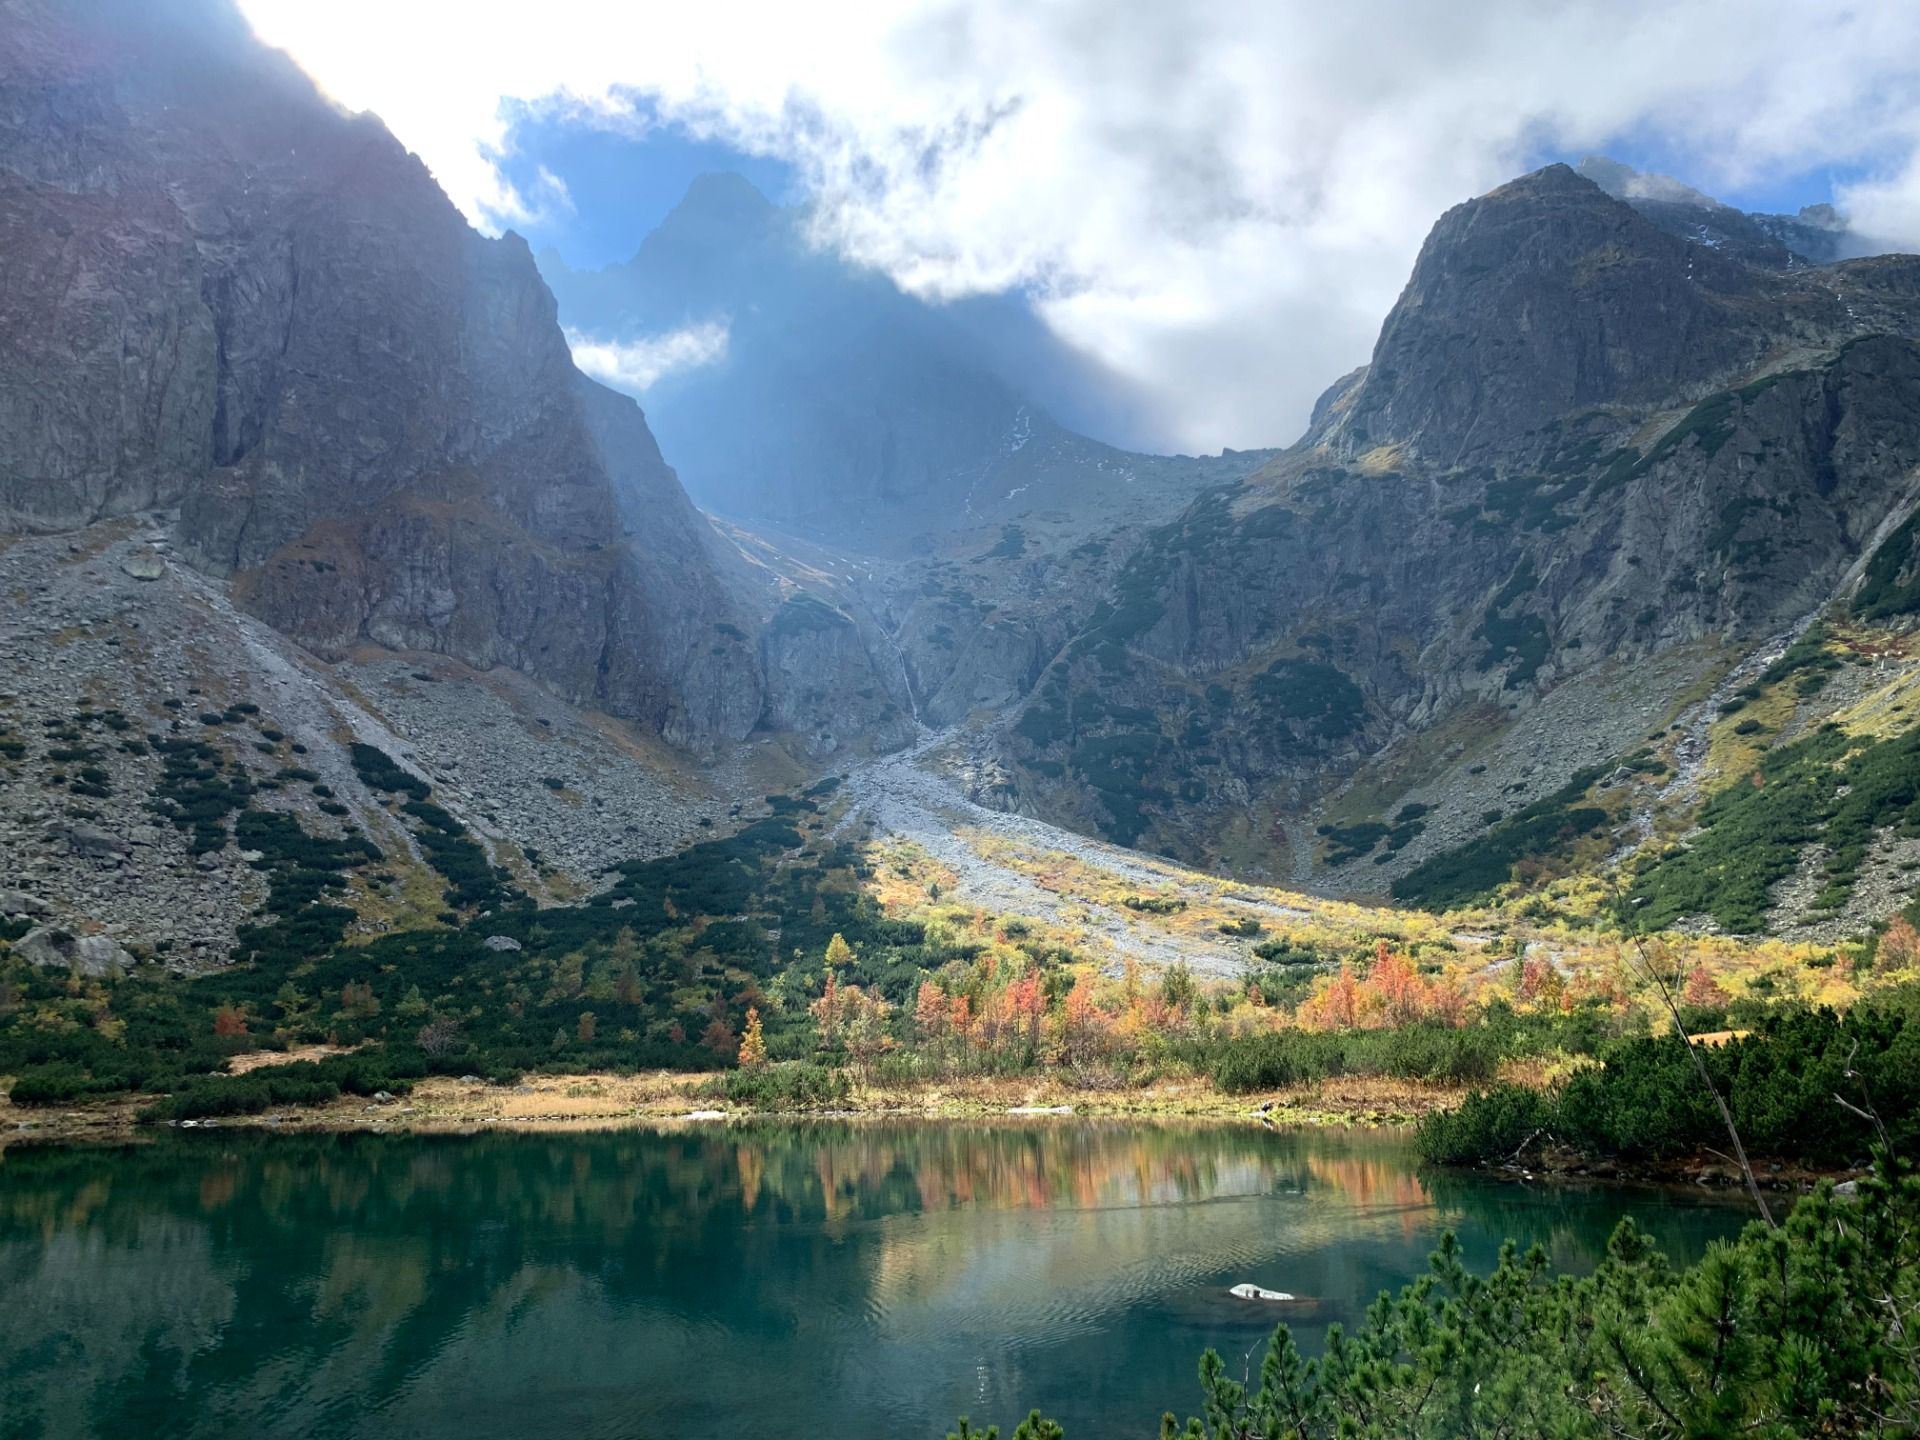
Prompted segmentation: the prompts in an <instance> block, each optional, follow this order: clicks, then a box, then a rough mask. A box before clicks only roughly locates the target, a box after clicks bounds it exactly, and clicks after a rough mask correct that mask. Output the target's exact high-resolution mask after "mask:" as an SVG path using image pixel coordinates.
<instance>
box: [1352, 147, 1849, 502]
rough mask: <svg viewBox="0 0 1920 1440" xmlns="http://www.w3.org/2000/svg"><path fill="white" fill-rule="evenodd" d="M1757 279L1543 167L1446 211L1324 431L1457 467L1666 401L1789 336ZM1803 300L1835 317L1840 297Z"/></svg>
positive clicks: (1362, 446)
mask: <svg viewBox="0 0 1920 1440" xmlns="http://www.w3.org/2000/svg"><path fill="white" fill-rule="evenodd" d="M1758 283H1759V282H1758V280H1757V278H1756V276H1755V275H1754V274H1753V272H1752V271H1751V270H1749V269H1748V268H1747V267H1745V266H1743V265H1741V264H1739V263H1737V262H1736V261H1733V260H1730V259H1727V258H1724V257H1723V256H1721V255H1720V254H1719V253H1718V252H1717V251H1714V250H1711V249H1708V248H1705V247H1702V246H1694V245H1689V244H1688V243H1687V242H1686V241H1684V240H1681V239H1678V238H1677V237H1675V236H1673V235H1669V234H1667V233H1666V232H1664V231H1662V230H1661V229H1660V228H1659V227H1658V226H1656V225H1654V224H1653V222H1652V221H1650V220H1648V219H1647V218H1646V217H1645V216H1643V215H1641V214H1640V213H1639V212H1638V211H1636V210H1634V209H1633V208H1632V207H1631V206H1629V205H1626V204H1623V203H1621V202H1620V201H1617V200H1615V199H1613V198H1612V197H1611V196H1609V195H1607V194H1606V193H1605V192H1604V191H1602V190H1601V189H1600V188H1599V187H1598V186H1596V185H1594V184H1593V183H1592V182H1591V181H1588V180H1584V179H1582V178H1581V177H1580V176H1578V175H1576V174H1575V173H1574V172H1573V171H1572V170H1571V169H1569V168H1568V167H1566V166H1564V165H1554V166H1549V167H1548V168H1547V169H1545V170H1541V171H1538V172H1536V173H1535V174H1533V175H1529V176H1526V177H1524V178H1522V179H1520V180H1516V181H1513V182H1512V183H1511V184H1508V185H1505V186H1502V187H1501V188H1500V189H1498V190H1495V191H1493V192H1492V193H1491V194H1488V195H1484V196H1481V197H1480V198H1479V199H1476V200H1470V201H1468V202H1467V203H1465V204H1464V205H1458V206H1456V207H1454V208H1453V209H1452V210H1449V211H1448V212H1447V213H1446V214H1445V215H1443V216H1442V217H1441V218H1440V221H1439V223H1438V224H1436V225H1435V226H1434V229H1433V233H1432V235H1431V236H1429V238H1428V240H1427V243H1426V245H1425V246H1424V247H1423V248H1422V250H1421V252H1420V258H1419V261H1418V262H1417V263H1416V264H1415V266H1414V270H1413V277H1412V279H1410V280H1409V281H1408V282H1407V288H1406V291H1405V292H1404V293H1403V294H1402V295H1401V297H1400V300H1399V303H1398V304H1396V305H1395V306H1394V308H1393V311H1392V313H1391V314H1390V315H1389V316H1388V317H1387V321H1386V324H1385V325H1384V326H1383V327H1382V328H1381V331H1380V340H1379V343H1378V344H1377V345H1376V346H1375V348H1374V355H1373V361H1372V363H1371V364H1370V365H1369V367H1368V370H1367V374H1366V376H1365V378H1364V379H1363V380H1361V381H1360V383H1359V386H1358V388H1357V390H1356V391H1355V392H1354V393H1353V395H1352V397H1351V399H1350V400H1349V402H1348V403H1347V404H1346V405H1345V406H1344V407H1343V409H1342V411H1341V414H1340V415H1339V417H1338V419H1337V420H1335V422H1334V423H1333V425H1332V426H1331V427H1330V428H1329V429H1328V430H1327V431H1326V432H1325V434H1324V436H1323V437H1321V438H1324V439H1326V440H1327V441H1329V442H1330V443H1333V444H1335V445H1337V446H1338V447H1339V448H1340V450H1341V451H1342V452H1343V453H1345V454H1347V455H1350V456H1352V455H1358V454H1361V453H1363V452H1364V451H1365V450H1367V449H1369V448H1371V447H1374V446H1383V445H1409V446H1411V447H1413V449H1414V450H1415V451H1416V452H1417V453H1418V454H1419V455H1420V456H1421V457H1422V458H1423V459H1426V460H1428V461H1430V462H1432V463H1436V464H1442V465H1449V464H1459V463H1464V462H1467V461H1470V460H1472V459H1474V458H1476V457H1477V456H1479V455H1482V454H1487V453H1492V452H1494V451H1496V450H1498V449H1499V447H1501V446H1502V445H1505V444H1508V443H1510V442H1512V441H1513V440H1514V439H1515V438H1516V437H1518V436H1520V435H1523V434H1525V433H1527V432H1529V431H1532V430H1536V429H1538V428H1539V427H1540V426H1542V425H1544V424H1546V423H1547V422H1549V421H1550V420H1553V419H1555V418H1557V417H1560V416H1564V415H1567V414H1569V413H1571V412H1573V411H1575V410H1578V409H1580V408H1582V407H1588V406H1601V405H1635V404H1638V405H1655V404H1662V403H1672V402H1673V400H1675V399H1676V398H1680V397H1681V396H1684V394H1685V393H1686V391H1687V389H1688V387H1690V386H1695V385H1703V384H1708V383H1711V382H1712V381H1714V380H1716V379H1718V378H1721V377H1723V376H1726V375H1728V374H1730V373H1732V372H1734V371H1735V370H1737V369H1740V368H1742V367H1746V366H1751V365H1753V364H1754V363H1756V362H1757V361H1758V360H1759V359H1760V357H1761V355H1762V354H1763V353H1764V351H1765V350H1766V348H1767V346H1768V345H1769V344H1770V343H1777V342H1778V341H1779V340H1781V339H1783V338H1785V337H1784V336H1781V335H1780V334H1779V333H1778V332H1779V330H1780V328H1781V322H1782V321H1783V320H1785V319H1787V318H1788V317H1786V316H1784V315H1782V314H1780V313H1778V309H1777V307H1776V308H1775V310H1774V311H1773V313H1766V314H1756V313H1755V312H1754V309H1753V307H1752V306H1751V304H1750V303H1749V302H1750V300H1751V297H1752V296H1753V295H1754V292H1755V289H1756V285H1757V284H1758ZM1801 298H1803V299H1804V300H1805V302H1806V303H1807V304H1808V306H1809V307H1810V308H1812V309H1813V310H1815V311H1816V312H1817V315H1816V319H1817V320H1822V321H1827V322H1831V321H1832V319H1833V318H1834V316H1833V314H1832V313H1831V312H1832V310H1833V309H1834V308H1835V307H1834V306H1833V305H1832V303H1831V300H1830V298H1829V299H1827V302H1826V303H1825V304H1822V303H1821V301H1822V299H1823V298H1825V297H1822V296H1820V295H1819V294H1817V293H1815V292H1808V293H1807V294H1806V295H1805V296H1804V297H1801Z"/></svg>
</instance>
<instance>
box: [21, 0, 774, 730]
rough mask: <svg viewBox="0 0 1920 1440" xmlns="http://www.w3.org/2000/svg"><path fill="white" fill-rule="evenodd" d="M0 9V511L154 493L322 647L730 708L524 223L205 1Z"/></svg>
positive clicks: (648, 720) (651, 509)
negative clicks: (488, 207) (478, 210)
mask: <svg viewBox="0 0 1920 1440" xmlns="http://www.w3.org/2000/svg"><path fill="white" fill-rule="evenodd" d="M0 17H3V18H4V21H5V23H4V24H3V25H0V120H3V121H4V123H0V246H4V252H5V254H6V255H7V263H6V265H5V266H4V267H0V274H3V275H4V280H3V281H0V284H3V285H4V289H0V331H3V332H4V333H5V334H6V335H7V336H8V340H9V344H8V346H7V347H6V353H5V354H4V356H0V526H6V527H16V528H17V527H23V526H24V527H34V528H64V527H72V526H78V525H83V524H86V523H89V522H92V521H95V520H99V519H101V518H104V517H107V516H111V515H115V514H122V513H127V512H131V511H135V510H143V509H152V508H156V507H172V506H176V505H177V506H178V507H179V508H180V512H181V518H180V529H179V535H180V542H181V544H182V548H183V550H184V551H185V553H186V554H187V555H188V556H190V557H191V558H192V559H193V560H194V562H195V563H196V564H198V565H199V566H201V567H202V568H204V569H206V570H208V571H210V572H213V573H215V574H220V575H227V576H231V577H233V579H234V582H235V588H236V593H237V594H238V595H239V596H240V597H241V599H242V600H243V601H244V603H246V604H247V605H249V606H250V607H251V608H253V609H254V610H255V612H256V613H258V614H259V615H261V616H262V618H264V619H266V620H268V621H269V622H270V623H272V624H274V625H275V626H276V627H277V628H280V629H282V630H284V631H286V632H287V633H289V634H291V635H294V636H296V637H297V638H299V639H301V640H302V641H303V642H305V643H307V644H309V645H311V646H312V647H313V648H315V649H316V650H318V651H320V652H321V653H323V654H337V653H339V652H341V651H343V650H345V649H346V648H348V647H350V646H352V645H353V644H355V643H357V642H358V641H360V640H362V639H370V640H374V641H377V642H379V643H381V644H385V645H390V646H396V647H408V648H419V649H428V650H436V651H443V652H445V653H447V654H450V655H454V656H458V657H459V658H461V659H464V660H467V661H469V662H471V663H473V664H477V665H480V666H483V667H484V666H489V665H495V664H505V665H511V666H513V667H515V668H517V669H521V670H524V671H526V672H527V673H528V674H530V675H533V676H535V677H537V678H539V679H541V680H542V681H544V682H546V683H548V684H550V685H552V686H553V687H554V688H555V689H557V690H558V691H560V692H561V693H562V694H564V695H566V696H567V697H568V698H569V699H573V700H577V701H590V702H597V703H601V704H604V705H605V706H606V707H607V708H608V709H610V710H612V711H614V712H615V713H618V714H620V715H623V716H626V717H628V718H632V719H635V720H637V721H640V722H642V723H644V724H647V725H649V726H652V727H654V728H656V729H658V730H660V731H661V732H662V733H664V734H666V735H668V737H669V738H672V739H675V740H677V741H679V742H680V743H686V744H701V743H709V742H712V741H715V740H718V739H722V738H726V737H730V736H738V735H742V734H744V733H746V731H747V730H748V729H750V728H752V726H753V724H754V723H755V722H756V721H757V719H758V717H759V712H760V709H761V689H760V681H759V676H758V674H757V668H756V665H755V663H754V658H753V656H752V654H751V652H750V651H749V650H729V649H727V648H726V647H724V646H720V647H718V649H719V650H720V652H721V653H719V654H716V653H715V651H716V644H715V642H716V640H717V639H719V638H720V635H721V632H720V631H719V629H718V628H717V627H720V626H732V628H738V627H737V626H733V620H734V619H735V618H737V615H738V613H739V611H738V605H737V603H736V599H735V597H734V596H733V595H732V594H731V593H730V592H729V590H728V587H727V586H726V585H725V584H724V583H723V582H722V581H721V579H720V578H719V576H718V574H717V566H716V562H715V558H714V554H713V546H714V542H713V541H712V539H711V536H710V533H709V528H708V527H707V526H706V524H705V522H704V521H703V520H702V519H701V518H700V517H699V515H698V514H697V512H695V511H694V510H693V508H692V506H691V505H690V504H689V502H688V501H687V499H686V497H685V495H684V494H683V493H682V492H681V491H680V489H679V486H678V484H677V482H675V480H674V478H673V475H672V472H671V471H670V470H668V469H667V468H666V467H665V465H664V463H663V462H661V460H660V457H659V452H658V449H657V447H656V446H655V445H654V443H653V439H652V437H651V435H650V434H649V433H648V432H647V428H646V424H645V421H644V420H643V419H642V418H641V416H640V414H639V411H638V409H637V407H635V406H634V405H633V404H632V402H631V401H628V400H625V399H623V398H621V397H618V396H614V395H612V394H610V393H609V392H606V391H603V390H600V389H599V388H598V387H594V386H592V385H590V384H588V383H587V382H585V381H583V380H582V378H581V377H580V376H579V374H578V373H577V372H576V371H575V369H574V367H573V364H572V361H571V357H570V355H569V353H568V349H567V345H566V342H565V340H564V338H563V336H562V335H561V333H560V330H559V327H558V324H557V322H556V318H555V307H554V302H553V300H552V297H551V295H550V294H549V293H548V291H547V289H546V287H545V286H544V284H543V283H542V282H541V279H540V276H539V274H538V272H537V270H536V268H535V266H534V264H533V261H532V257H531V255H530V254H529V253H528V251H527V248H526V245H525V243H524V242H523V241H521V240H520V239H519V238H518V237H516V236H512V235H509V236H507V237H505V238H503V239H500V240H489V239H486V238H484V237H482V236H480V235H478V234H476V233H475V232H474V231H473V230H471V229H470V228H469V227H468V226H467V225H466V224H465V222H464V221H463V220H462V219H461V217H460V216H459V214H458V213H457V212H456V211H455V210H454V209H453V207H452V206H451V205H450V204H448V202H447V200H446V198H445V197H444V196H443V195H442V194H441V193H440V191H439V189H438V187H437V186H435V185H434V183H433V181H432V179H431V177H430V176H429V175H428V174H427V172H426V170H425V169H424V167H423V166H422V165H421V164H420V162H419V161H418V160H417V159H416V158H415V157H413V156H411V155H409V154H408V153H407V152H406V151H405V150H404V149H403V148H402V147H401V146H400V145H399V144H398V143H397V142H396V141H395V140H394V139H393V137H392V136H391V135H389V134H388V133H387V131H386V130H385V128H384V127H383V126H381V125H380V123H379V122H378V121H377V120H376V119H374V118H373V117H371V116H364V115H363V116H354V117H349V116H346V115H343V114H341V113H339V112H337V111H336V110H334V109H333V108H332V107H331V106H329V105H328V104H327V103H326V102H325V101H323V100H322V99H321V98H320V97H319V95H318V94H317V93H316V92H315V91H314V89H313V87H312V85H311V84H310V83H309V82H308V81H307V80H306V79H305V78H304V77H303V76H301V75H300V74H299V73H298V72H297V71H296V70H295V69H294V68H293V67H292V65H291V63H290V62H288V61H287V60H286V59H285V57H284V56H280V55H277V54H273V53H270V52H267V51H264V50H263V49H261V48H260V47H259V46H258V45H257V44H256V43H255V42H254V41H253V39H252V37H251V35H250V34H249V33H248V32H247V30H246V27H245V26H244V24H243V23H242V22H241V20H240V19H239V17H238V16H237V14H235V13H233V12H232V11H230V10H228V9H225V8H223V7H220V6H217V5H216V6H199V5H186V4H179V3H171V0H167V3H160V4H156V5H135V4H132V3H117V0H105V3H100V4H96V5H92V6H87V7H79V8H68V7H61V6H55V5H51V4H44V3H37V0H8V3H6V4H5V5H4V6H3V7H0ZM748 623H751V622H748Z"/></svg>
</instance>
